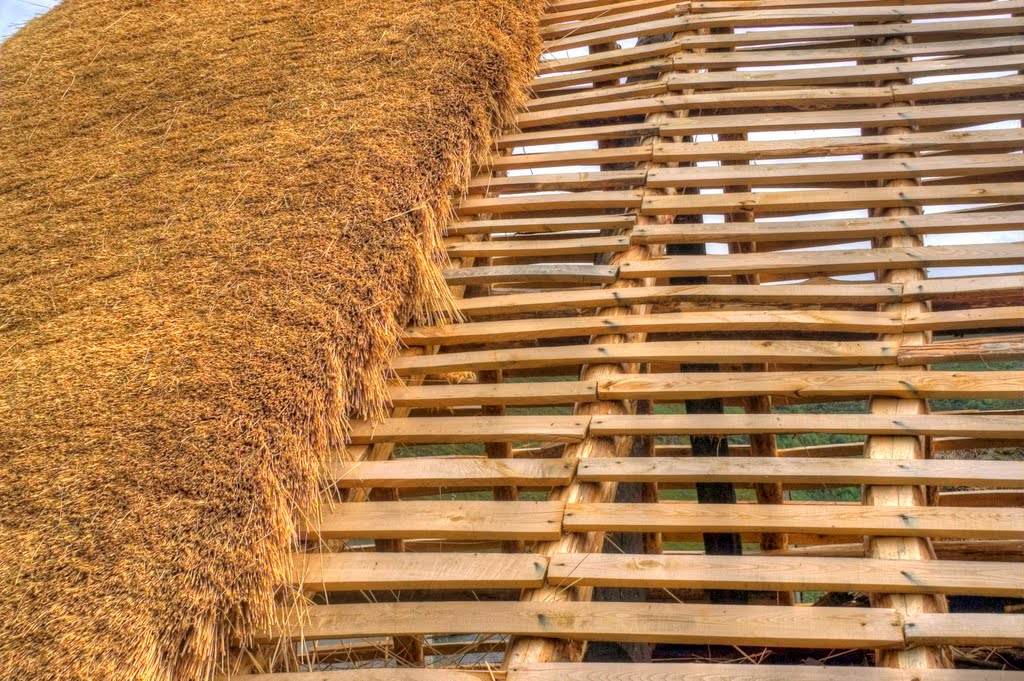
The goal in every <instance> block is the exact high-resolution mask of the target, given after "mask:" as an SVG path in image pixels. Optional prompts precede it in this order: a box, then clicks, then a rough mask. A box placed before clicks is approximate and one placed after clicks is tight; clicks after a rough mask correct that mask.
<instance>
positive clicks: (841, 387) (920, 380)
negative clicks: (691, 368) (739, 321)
mask: <svg viewBox="0 0 1024 681" xmlns="http://www.w3.org/2000/svg"><path fill="white" fill-rule="evenodd" d="M597 394H598V396H599V397H604V398H607V399H619V400H623V399H637V398H650V399H658V400H682V399H704V398H708V397H745V396H748V395H789V396H792V397H819V396H842V397H858V396H864V395H890V396H893V397H907V398H913V397H917V398H929V399H938V398H967V397H974V398H979V399H1008V400H1016V399H1022V398H1024V371H966V372H958V371H930V372H928V373H920V372H915V371H914V370H913V369H912V368H911V369H907V370H905V371H886V372H871V373H868V372H864V371H838V372H837V371H772V372H765V373H756V374H749V373H744V372H736V373H712V374H708V373H693V374H686V373H675V374H648V375H645V376H626V377H622V378H613V379H608V380H605V381H601V382H600V383H599V384H598V386H597ZM1021 423H1024V419H1022V420H1021Z"/></svg>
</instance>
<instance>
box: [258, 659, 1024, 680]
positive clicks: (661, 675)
mask: <svg viewBox="0 0 1024 681" xmlns="http://www.w3.org/2000/svg"><path fill="white" fill-rule="evenodd" d="M1021 676H1022V675H1021V673H1020V672H1012V671H992V670H987V669H985V670H979V669H973V670H970V669H886V668H875V667H832V666H824V665H818V664H814V665H809V664H805V665H800V666H792V665H774V664H763V665H750V664H724V663H706V664H697V663H665V662H658V663H649V664H631V663H625V662H622V663H596V662H589V663H575V664H574V663H569V662H564V663H548V664H536V665H529V666H524V667H522V668H519V667H517V668H514V669H512V670H510V671H509V672H508V681H1021ZM261 681H263V680H262V679H261ZM267 681H273V680H267ZM289 681H291V680H289ZM297 681H302V680H301V679H298V680H297ZM316 681H320V680H319V679H317V680H316ZM324 681H329V680H327V679H325V680H324ZM369 681H377V679H370V680H369ZM381 681H391V680H390V679H381ZM417 681H418V680H417Z"/></svg>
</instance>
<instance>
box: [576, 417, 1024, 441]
mask: <svg viewBox="0 0 1024 681" xmlns="http://www.w3.org/2000/svg"><path fill="white" fill-rule="evenodd" d="M1020 424H1021V417H1019V416H990V415H975V414H966V415H906V416H900V417H898V418H893V417H889V416H879V415H874V414H700V415H692V414H678V415H675V414H673V415H669V414H657V415H652V416H595V417H594V418H593V419H592V420H591V422H590V430H591V432H592V433H595V434H597V435H741V434H748V433H854V434H864V435H931V436H947V437H955V436H961V437H991V438H1009V439H1015V440H1024V431H1022V429H1021V427H1020Z"/></svg>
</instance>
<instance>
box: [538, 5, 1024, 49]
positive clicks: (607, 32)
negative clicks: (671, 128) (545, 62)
mask: <svg viewBox="0 0 1024 681" xmlns="http://www.w3.org/2000/svg"><path fill="white" fill-rule="evenodd" d="M1018 2H1019V0H1007V1H1006V2H985V3H959V4H953V3H949V4H936V5H917V6H914V5H911V6H900V7H884V6H882V7H878V6H864V7H826V8H813V7H812V8H798V9H768V10H754V11H749V12H748V11H744V12H716V13H709V14H693V15H687V16H681V17H677V18H673V19H660V20H659V19H655V20H652V21H646V22H643V23H632V24H629V25H626V26H616V27H613V28H607V29H604V30H594V31H585V32H580V33H572V34H570V35H567V36H565V37H561V38H556V39H554V40H549V41H548V42H546V43H545V48H546V49H547V50H548V51H551V52H554V51H559V50H569V49H573V48H575V47H587V46H590V45H603V44H607V43H611V42H615V41H618V40H624V39H627V38H634V37H639V36H645V35H655V34H659V33H678V32H681V31H696V30H698V29H702V28H723V27H729V28H734V29H735V28H743V27H750V26H756V27H767V26H801V25H803V26H806V25H815V26H817V25H826V24H853V23H859V22H899V21H911V20H913V19H943V18H950V17H961V16H970V17H981V16H985V15H993V14H1003V13H1008V14H1009V13H1013V12H1016V11H1019V10H1020V9H1021V8H1022V6H1021V5H1019V4H1018ZM818 30H820V29H818Z"/></svg>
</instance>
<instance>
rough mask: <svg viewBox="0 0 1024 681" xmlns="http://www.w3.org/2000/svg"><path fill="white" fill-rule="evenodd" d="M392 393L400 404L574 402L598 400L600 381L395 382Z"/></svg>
mask: <svg viewBox="0 0 1024 681" xmlns="http://www.w3.org/2000/svg"><path fill="white" fill-rule="evenodd" d="M389 395H390V398H391V403H392V404H394V405H395V406H397V407H458V406H473V405H488V404H502V405H509V406H511V405H531V404H532V405H540V404H570V403H580V402H595V401H597V382H596V381H545V382H539V383H469V384H461V385H460V384H454V385H411V386H392V387H391V389H390V392H389Z"/></svg>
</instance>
